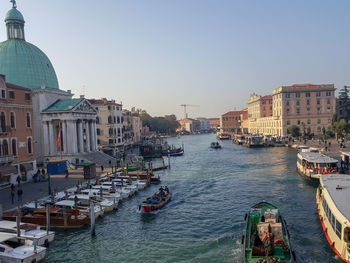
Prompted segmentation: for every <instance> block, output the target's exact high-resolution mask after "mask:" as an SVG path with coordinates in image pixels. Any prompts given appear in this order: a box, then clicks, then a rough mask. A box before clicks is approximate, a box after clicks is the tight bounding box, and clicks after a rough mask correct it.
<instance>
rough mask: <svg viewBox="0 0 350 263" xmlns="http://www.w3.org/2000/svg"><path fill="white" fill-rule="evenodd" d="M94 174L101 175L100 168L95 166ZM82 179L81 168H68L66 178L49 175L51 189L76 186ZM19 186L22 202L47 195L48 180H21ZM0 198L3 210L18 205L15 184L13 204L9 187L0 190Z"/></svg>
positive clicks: (107, 170)
mask: <svg viewBox="0 0 350 263" xmlns="http://www.w3.org/2000/svg"><path fill="white" fill-rule="evenodd" d="M110 171H111V169H110V168H107V169H104V171H103V174H106V173H107V172H110ZM96 174H97V175H102V173H101V169H100V168H96ZM83 181H84V176H83V171H82V170H76V171H75V170H70V174H69V176H68V178H65V176H64V175H51V191H55V192H58V191H62V190H64V189H66V188H70V187H73V186H76V185H77V184H78V183H81V182H83ZM21 187H22V189H23V196H22V198H23V202H22V203H23V204H24V203H27V202H32V201H35V200H37V199H40V198H43V197H45V196H48V191H49V186H48V181H43V182H37V183H33V182H26V183H24V182H21ZM0 200H1V201H0V204H1V205H2V208H3V211H6V210H9V209H12V208H15V207H18V206H19V205H20V202H18V196H17V185H16V194H15V202H14V204H12V203H11V190H10V187H6V188H3V189H1V190H0Z"/></svg>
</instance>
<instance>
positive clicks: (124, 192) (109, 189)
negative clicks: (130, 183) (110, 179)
mask: <svg viewBox="0 0 350 263" xmlns="http://www.w3.org/2000/svg"><path fill="white" fill-rule="evenodd" d="M92 189H98V190H100V189H102V190H103V191H105V192H109V193H117V194H119V195H120V197H121V199H124V198H128V197H129V195H130V191H129V190H127V189H120V188H117V187H115V189H113V188H112V186H108V185H95V186H93V187H92Z"/></svg>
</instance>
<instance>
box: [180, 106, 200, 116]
mask: <svg viewBox="0 0 350 263" xmlns="http://www.w3.org/2000/svg"><path fill="white" fill-rule="evenodd" d="M180 106H181V107H184V115H185V119H186V118H188V114H187V112H186V108H187V107H199V105H191V104H181V105H180Z"/></svg>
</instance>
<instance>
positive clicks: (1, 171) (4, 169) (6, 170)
mask: <svg viewBox="0 0 350 263" xmlns="http://www.w3.org/2000/svg"><path fill="white" fill-rule="evenodd" d="M9 174H17V168H16V167H15V166H12V165H4V166H0V176H6V175H9Z"/></svg>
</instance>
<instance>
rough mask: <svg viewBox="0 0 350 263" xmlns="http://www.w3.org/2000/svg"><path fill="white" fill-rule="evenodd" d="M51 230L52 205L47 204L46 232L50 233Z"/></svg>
mask: <svg viewBox="0 0 350 263" xmlns="http://www.w3.org/2000/svg"><path fill="white" fill-rule="evenodd" d="M49 230H50V205H49V204H47V205H46V233H47V234H49Z"/></svg>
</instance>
